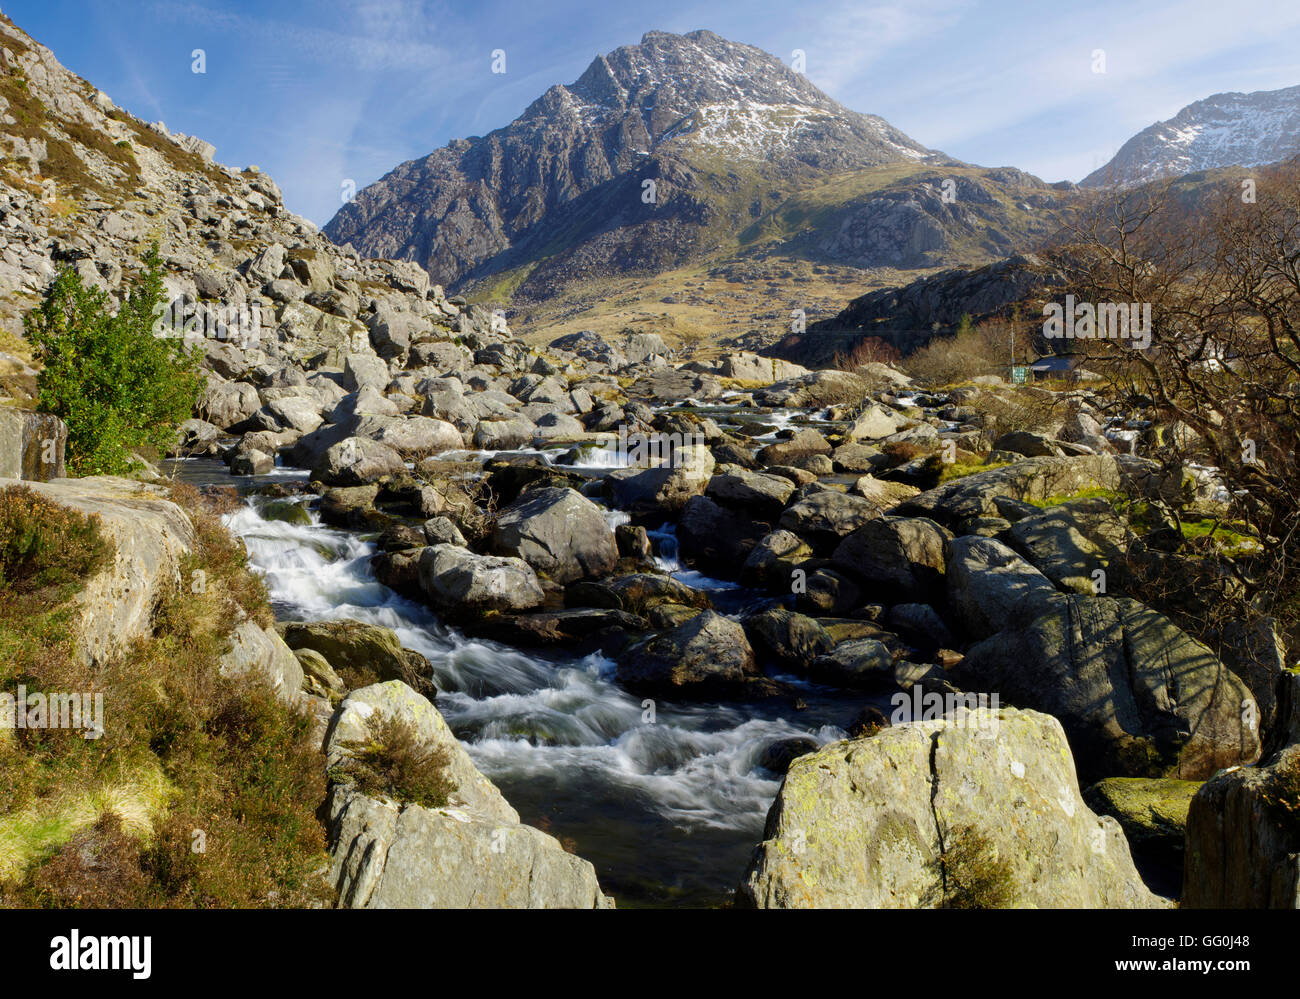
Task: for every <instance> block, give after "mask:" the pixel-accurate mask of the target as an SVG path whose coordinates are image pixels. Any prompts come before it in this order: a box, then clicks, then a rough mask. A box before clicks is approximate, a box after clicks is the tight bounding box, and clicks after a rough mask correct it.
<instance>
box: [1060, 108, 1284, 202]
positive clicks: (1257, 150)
mask: <svg viewBox="0 0 1300 999" xmlns="http://www.w3.org/2000/svg"><path fill="white" fill-rule="evenodd" d="M1297 153H1300V86H1296V87H1287V88H1285V89H1282V90H1257V91H1254V92H1253V93H1248V94H1243V93H1236V92H1233V93H1225V94H1213V95H1211V96H1209V97H1206V98H1204V99H1203V100H1199V101H1195V102H1193V103H1191V104H1188V105H1187V106H1186V107H1185V108H1183V109H1182V110H1181V111H1179V112H1178V113H1177V114H1176V115H1174V116H1173V117H1172V118H1169V119H1167V120H1166V121H1158V122H1156V123H1155V124H1154V125H1150V126H1148V127H1147V128H1144V129H1143V130H1142V131H1141V132H1138V133H1137V135H1135V136H1133V137H1132V138H1130V139H1129V140H1128V141H1127V142H1125V143H1124V145H1122V146H1121V147H1120V149H1119V152H1117V153H1116V154H1115V156H1114V158H1113V159H1111V161H1110V162H1109V163H1107V164H1106V165H1105V166H1102V167H1100V168H1099V169H1097V170H1094V171H1093V172H1092V173H1090V174H1089V175H1088V176H1087V177H1085V178H1084V179H1083V180H1082V181H1080V182H1079V183H1080V186H1082V187H1104V186H1107V185H1110V184H1119V185H1123V186H1127V185H1130V184H1137V183H1141V182H1143V181H1148V180H1156V179H1158V178H1166V177H1177V176H1181V175H1182V174H1188V173H1193V172H1195V171H1198V170H1211V169H1214V168H1216V167H1228V166H1242V167H1253V166H1263V165H1265V164H1269V163H1279V162H1281V161H1282V160H1285V159H1290V158H1291V157H1292V156H1295V155H1296V154H1297Z"/></svg>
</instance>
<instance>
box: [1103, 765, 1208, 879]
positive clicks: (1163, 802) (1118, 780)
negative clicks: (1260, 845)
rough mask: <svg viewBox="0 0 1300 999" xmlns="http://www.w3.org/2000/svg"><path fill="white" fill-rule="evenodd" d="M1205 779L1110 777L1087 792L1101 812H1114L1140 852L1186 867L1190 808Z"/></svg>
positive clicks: (1135, 848)
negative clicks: (1186, 840)
mask: <svg viewBox="0 0 1300 999" xmlns="http://www.w3.org/2000/svg"><path fill="white" fill-rule="evenodd" d="M1200 787H1201V782H1200V781H1194V780H1177V779H1173V778H1148V777H1108V778H1106V779H1105V780H1102V781H1098V782H1097V783H1096V784H1094V785H1092V787H1090V788H1088V789H1087V790H1086V791H1084V792H1083V800H1084V801H1086V802H1087V803H1088V806H1089V807H1090V808H1092V810H1093V811H1095V812H1097V814H1099V815H1111V816H1114V817H1115V818H1116V819H1117V820H1118V821H1119V824H1120V825H1121V826H1123V827H1124V834H1125V835H1126V836H1127V837H1128V841H1129V843H1131V844H1132V846H1133V849H1134V851H1135V852H1137V853H1141V854H1144V855H1146V856H1149V857H1152V858H1154V859H1158V860H1160V861H1162V862H1165V863H1171V862H1176V863H1177V866H1178V867H1179V868H1181V867H1182V859H1183V841H1184V839H1185V838H1186V834H1187V810H1188V809H1189V808H1190V807H1191V804H1192V798H1194V797H1195V796H1196V792H1197V791H1198V790H1199V789H1200Z"/></svg>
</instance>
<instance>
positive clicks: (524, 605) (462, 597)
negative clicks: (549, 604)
mask: <svg viewBox="0 0 1300 999" xmlns="http://www.w3.org/2000/svg"><path fill="white" fill-rule="evenodd" d="M419 573H420V588H421V589H422V590H423V591H424V594H425V596H426V598H427V599H428V601H429V603H430V604H431V605H432V606H433V607H435V608H437V609H439V610H444V611H449V612H453V613H463V614H473V613H482V612H484V611H520V610H531V609H532V608H533V607H536V606H537V605H538V604H540V603H541V602H542V600H543V599H544V598H545V594H544V593H543V592H542V587H541V585H540V584H539V583H538V582H537V574H536V573H535V572H533V569H532V566H530V565H529V564H528V563H527V562H525V561H524V560H523V559H521V558H502V557H500V556H497V555H475V554H474V553H473V552H469V551H466V550H465V549H464V548H458V547H456V546H455V545H445V544H444V545H430V546H429V547H428V548H425V549H424V550H423V551H422V552H421V553H420V564H419Z"/></svg>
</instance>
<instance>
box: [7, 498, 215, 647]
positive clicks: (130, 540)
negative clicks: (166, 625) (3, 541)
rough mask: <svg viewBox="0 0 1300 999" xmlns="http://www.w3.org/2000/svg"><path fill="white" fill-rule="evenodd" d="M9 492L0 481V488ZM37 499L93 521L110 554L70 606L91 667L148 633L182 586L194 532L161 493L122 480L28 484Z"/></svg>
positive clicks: (180, 513)
mask: <svg viewBox="0 0 1300 999" xmlns="http://www.w3.org/2000/svg"><path fill="white" fill-rule="evenodd" d="M10 485H17V482H15V481H12V480H3V479H0V488H3V487H5V486H10ZM27 485H28V486H29V487H30V488H31V489H33V490H34V491H35V492H37V493H39V494H40V495H42V496H44V497H46V498H48V499H50V500H53V501H54V502H56V503H59V504H61V505H63V506H67V507H71V508H72V509H74V510H78V511H80V512H81V513H84V514H94V515H97V516H98V517H99V518H100V522H101V524H102V525H103V531H104V533H105V535H106V536H108V537H109V538H111V539H112V540H113V542H114V545H115V547H116V554H115V555H114V557H113V561H112V564H111V565H109V566H107V567H106V568H104V569H103V570H101V571H100V572H98V573H96V574H95V575H94V576H93V577H91V579H90V580H89V581H88V582H87V583H86V586H85V587H84V589H82V591H81V592H80V593H78V594H77V596H76V597H75V598H74V600H75V602H76V606H77V608H78V611H77V615H78V617H77V622H76V624H75V625H74V626H73V628H72V630H73V633H74V634H76V635H77V636H78V638H79V644H80V645H81V647H82V649H83V651H84V652H85V654H86V656H87V657H88V658H89V659H90V661H91V662H93V663H96V664H102V663H106V662H107V661H108V660H109V658H110V657H111V656H113V655H114V654H116V653H118V652H121V651H123V650H124V649H126V648H127V647H128V646H129V645H130V644H131V642H132V641H134V640H135V639H137V638H139V637H141V636H143V635H146V634H148V633H150V631H151V630H152V627H153V614H154V610H155V609H156V608H157V606H158V604H159V603H160V601H161V600H162V599H163V596H164V595H165V594H167V593H169V592H172V591H174V590H175V589H177V588H178V587H180V585H181V584H182V582H183V580H182V578H181V567H182V565H183V562H184V559H185V556H186V555H188V554H189V553H190V551H192V550H193V547H194V527H193V525H192V524H191V523H190V520H189V518H188V517H187V516H186V515H185V513H184V512H183V511H182V510H181V508H180V507H178V506H177V505H176V504H175V503H173V502H171V501H170V500H167V499H164V498H163V493H162V491H161V490H159V489H156V488H153V487H150V486H145V485H142V484H141V483H139V482H133V481H131V480H129V479H120V478H112V477H106V476H96V477H93V478H86V479H58V480H56V481H54V482H29V483H27Z"/></svg>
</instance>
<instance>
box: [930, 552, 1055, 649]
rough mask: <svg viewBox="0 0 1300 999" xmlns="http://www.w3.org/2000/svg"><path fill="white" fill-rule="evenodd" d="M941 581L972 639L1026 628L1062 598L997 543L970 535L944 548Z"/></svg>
mask: <svg viewBox="0 0 1300 999" xmlns="http://www.w3.org/2000/svg"><path fill="white" fill-rule="evenodd" d="M946 580H947V594H948V606H949V608H950V609H951V611H952V613H953V616H954V617H955V618H956V620H957V622H958V623H959V624H960V625H961V627H962V628H963V629H964V630H965V631H966V633H967V634H969V635H970V636H971V637H973V638H987V637H988V636H989V635H992V634H995V633H997V632H999V631H1002V630H1003V629H1004V628H1016V627H1019V626H1022V625H1027V624H1029V623H1030V622H1031V621H1033V620H1035V619H1036V618H1038V617H1039V616H1040V615H1041V614H1042V613H1044V612H1045V611H1046V610H1048V608H1050V607H1052V606H1053V605H1055V604H1056V603H1057V602H1059V601H1060V600H1062V599H1064V595H1063V594H1061V593H1059V592H1058V591H1057V589H1056V587H1055V586H1053V585H1052V581H1051V580H1050V579H1048V578H1047V577H1046V576H1044V575H1043V574H1042V573H1041V572H1039V571H1038V570H1037V569H1035V568H1034V567H1033V566H1032V565H1030V564H1029V563H1028V562H1026V561H1025V560H1024V559H1023V558H1021V557H1020V556H1019V555H1017V554H1016V553H1015V552H1013V551H1012V550H1011V549H1010V548H1008V547H1007V546H1006V545H1004V544H1002V542H1000V541H995V540H994V539H992V538H984V537H979V536H974V535H968V536H965V537H960V538H955V539H953V540H952V541H950V542H949V543H948V563H947V572H946Z"/></svg>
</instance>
